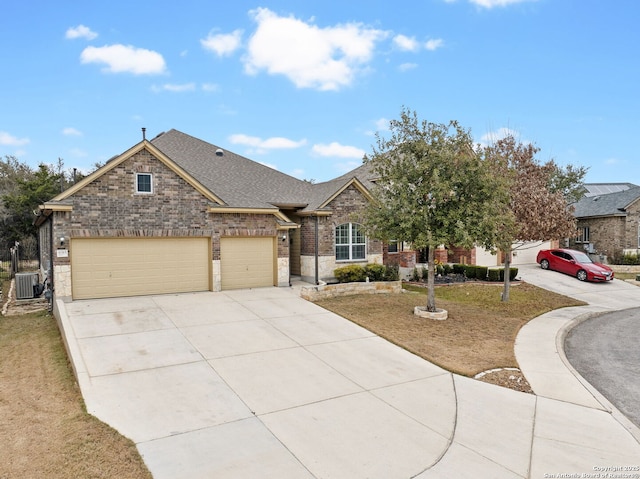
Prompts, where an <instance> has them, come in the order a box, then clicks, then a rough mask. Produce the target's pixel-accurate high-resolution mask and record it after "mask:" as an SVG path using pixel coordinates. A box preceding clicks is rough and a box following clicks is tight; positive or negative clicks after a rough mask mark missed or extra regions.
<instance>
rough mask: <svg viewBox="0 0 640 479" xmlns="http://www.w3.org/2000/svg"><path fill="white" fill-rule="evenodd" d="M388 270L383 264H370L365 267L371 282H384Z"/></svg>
mask: <svg viewBox="0 0 640 479" xmlns="http://www.w3.org/2000/svg"><path fill="white" fill-rule="evenodd" d="M385 270H386V268H385V267H384V265H382V264H376V263H372V264H368V265H366V266H365V267H364V272H365V274H366V275H367V277H368V278H369V281H383V280H384V273H385Z"/></svg>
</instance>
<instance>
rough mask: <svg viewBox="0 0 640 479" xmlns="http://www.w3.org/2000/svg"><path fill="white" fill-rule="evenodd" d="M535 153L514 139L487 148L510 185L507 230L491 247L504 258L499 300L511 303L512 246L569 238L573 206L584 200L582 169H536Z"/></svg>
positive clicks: (550, 163) (573, 228) (550, 165)
mask: <svg viewBox="0 0 640 479" xmlns="http://www.w3.org/2000/svg"><path fill="white" fill-rule="evenodd" d="M539 151H540V150H539V148H537V147H535V146H533V145H531V144H526V145H525V144H522V143H520V142H518V141H516V139H515V138H514V137H513V136H507V137H506V138H503V139H501V140H498V141H497V142H496V143H495V144H493V145H490V146H488V147H486V148H485V150H484V155H485V158H491V159H493V161H494V162H495V163H496V164H500V165H503V167H504V166H506V167H507V171H506V172H505V176H506V177H507V178H508V179H509V182H510V190H509V201H508V203H507V205H508V208H509V213H510V215H511V216H512V221H511V223H510V224H505V225H503V226H502V227H501V228H500V231H499V236H497V237H496V241H495V246H497V247H498V248H500V249H501V250H502V251H503V252H504V253H505V265H504V267H505V275H504V291H503V293H502V300H503V301H509V292H510V291H509V290H510V278H509V275H508V274H506V272H507V271H509V268H510V266H511V254H512V249H513V244H514V243H515V242H516V241H545V240H549V239H559V238H565V237H568V236H572V235H573V234H575V231H576V219H575V218H574V216H573V214H572V213H573V207H572V206H571V203H573V202H575V201H577V200H578V199H579V198H580V197H581V196H582V195H583V194H584V187H583V178H584V176H585V174H586V172H587V170H586V169H585V168H584V167H574V166H572V165H569V166H567V167H566V168H561V167H560V166H558V165H557V164H556V163H555V162H554V161H553V160H551V161H548V162H547V163H540V162H539V161H538V160H537V159H536V154H537V153H538V152H539Z"/></svg>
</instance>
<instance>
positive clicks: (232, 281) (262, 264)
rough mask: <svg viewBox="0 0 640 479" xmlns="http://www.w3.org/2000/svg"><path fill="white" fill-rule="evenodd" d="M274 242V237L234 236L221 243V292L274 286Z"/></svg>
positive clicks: (222, 240) (224, 239)
mask: <svg viewBox="0 0 640 479" xmlns="http://www.w3.org/2000/svg"><path fill="white" fill-rule="evenodd" d="M274 249H275V240H274V238H272V237H251V238H248V237H233V238H222V239H221V240H220V276H221V278H220V280H221V283H222V289H240V288H258V287H263V286H273V285H275V261H274V257H275V254H274Z"/></svg>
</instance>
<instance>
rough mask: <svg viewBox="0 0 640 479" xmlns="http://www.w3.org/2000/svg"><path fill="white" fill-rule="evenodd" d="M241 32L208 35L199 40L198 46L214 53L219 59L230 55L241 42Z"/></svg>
mask: <svg viewBox="0 0 640 479" xmlns="http://www.w3.org/2000/svg"><path fill="white" fill-rule="evenodd" d="M242 33H243V32H242V30H234V31H233V32H232V33H217V34H213V33H209V35H208V36H207V38H205V39H203V40H200V44H201V45H202V47H203V48H204V49H206V50H209V51H212V52H214V53H216V54H217V55H218V56H219V57H223V56H225V55H231V54H232V53H233V52H235V51H236V50H237V49H238V48H240V43H241V42H242Z"/></svg>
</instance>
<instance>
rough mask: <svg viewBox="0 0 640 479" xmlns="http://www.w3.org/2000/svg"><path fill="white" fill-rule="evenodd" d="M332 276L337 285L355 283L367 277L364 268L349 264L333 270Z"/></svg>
mask: <svg viewBox="0 0 640 479" xmlns="http://www.w3.org/2000/svg"><path fill="white" fill-rule="evenodd" d="M333 275H334V276H335V277H336V279H337V280H338V282H339V283H356V282H359V281H364V280H365V278H366V277H367V275H366V272H365V270H364V268H363V267H362V266H360V265H358V264H350V265H348V266H343V267H341V268H336V269H335V270H333Z"/></svg>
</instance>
